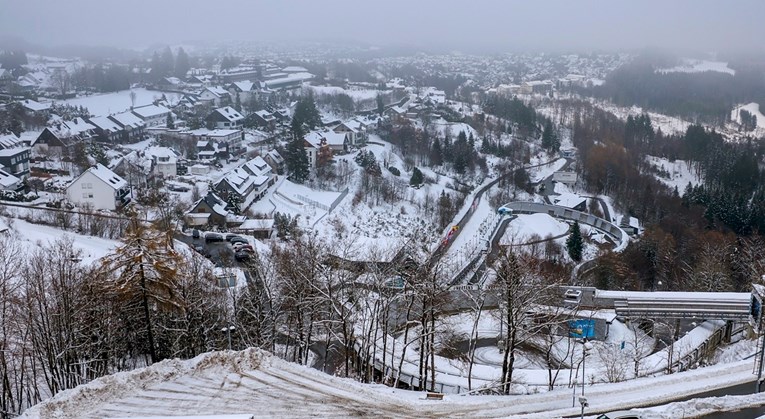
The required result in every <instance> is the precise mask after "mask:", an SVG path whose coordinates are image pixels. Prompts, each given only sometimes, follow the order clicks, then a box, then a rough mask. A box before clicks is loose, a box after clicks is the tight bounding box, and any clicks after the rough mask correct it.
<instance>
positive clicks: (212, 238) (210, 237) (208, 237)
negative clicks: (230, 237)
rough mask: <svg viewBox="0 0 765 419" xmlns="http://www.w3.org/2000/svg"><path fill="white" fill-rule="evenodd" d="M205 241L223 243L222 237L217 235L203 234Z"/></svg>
mask: <svg viewBox="0 0 765 419" xmlns="http://www.w3.org/2000/svg"><path fill="white" fill-rule="evenodd" d="M205 241H206V242H208V243H210V242H222V241H223V235H222V234H218V233H206V234H205Z"/></svg>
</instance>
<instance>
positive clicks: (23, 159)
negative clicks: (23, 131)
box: [0, 147, 31, 180]
mask: <svg viewBox="0 0 765 419" xmlns="http://www.w3.org/2000/svg"><path fill="white" fill-rule="evenodd" d="M30 150H31V149H30V148H29V147H13V148H3V149H0V168H2V169H3V170H4V171H6V172H8V173H9V174H11V175H13V176H15V177H17V178H19V179H21V180H24V179H26V178H28V177H29V154H30Z"/></svg>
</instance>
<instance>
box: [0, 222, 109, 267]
mask: <svg viewBox="0 0 765 419" xmlns="http://www.w3.org/2000/svg"><path fill="white" fill-rule="evenodd" d="M3 221H4V222H5V223H6V224H7V225H8V226H9V227H10V230H11V231H12V232H13V233H14V234H17V236H16V237H17V238H18V243H20V244H21V246H22V248H23V249H25V250H26V251H27V252H33V251H35V250H37V249H40V248H42V247H43V246H48V245H51V244H53V243H54V242H56V241H58V240H61V239H62V238H70V239H71V240H72V247H73V248H74V249H77V250H80V251H82V262H83V263H85V264H88V263H92V262H94V261H96V260H98V259H101V258H103V257H104V256H106V255H108V254H109V253H111V252H112V251H113V250H114V249H115V248H116V247H117V246H119V245H120V242H119V241H116V240H109V239H102V238H100V237H92V236H84V235H82V234H77V233H74V232H68V231H62V230H60V229H58V228H55V227H49V226H46V225H39V224H32V223H29V222H26V221H24V220H20V219H17V218H8V219H4V220H3Z"/></svg>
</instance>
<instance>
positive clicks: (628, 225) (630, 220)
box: [619, 215, 642, 236]
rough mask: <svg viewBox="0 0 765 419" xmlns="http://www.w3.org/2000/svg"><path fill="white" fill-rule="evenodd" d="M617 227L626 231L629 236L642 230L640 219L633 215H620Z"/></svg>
mask: <svg viewBox="0 0 765 419" xmlns="http://www.w3.org/2000/svg"><path fill="white" fill-rule="evenodd" d="M619 227H620V228H621V229H622V230H624V231H626V232H627V234H629V235H630V236H636V235H638V234H640V233H641V232H642V228H641V227H640V220H638V219H637V218H635V217H628V216H626V215H625V216H622V217H621V219H620V220H619Z"/></svg>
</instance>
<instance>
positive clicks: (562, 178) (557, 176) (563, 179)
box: [552, 172, 577, 186]
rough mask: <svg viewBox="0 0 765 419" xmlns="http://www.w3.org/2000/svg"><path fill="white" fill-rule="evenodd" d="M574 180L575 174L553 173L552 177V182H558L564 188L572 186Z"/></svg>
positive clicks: (574, 182)
mask: <svg viewBox="0 0 765 419" xmlns="http://www.w3.org/2000/svg"><path fill="white" fill-rule="evenodd" d="M576 179H577V176H576V172H555V173H553V177H552V180H553V182H559V183H562V184H564V185H566V186H574V185H575V184H576Z"/></svg>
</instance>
